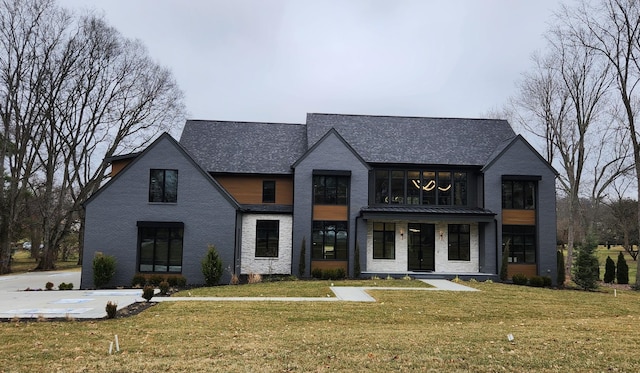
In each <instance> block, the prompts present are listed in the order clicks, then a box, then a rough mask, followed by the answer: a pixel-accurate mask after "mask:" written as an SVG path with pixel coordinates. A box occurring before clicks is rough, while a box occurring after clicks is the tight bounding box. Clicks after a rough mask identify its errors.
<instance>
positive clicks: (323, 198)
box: [313, 175, 349, 205]
mask: <svg viewBox="0 0 640 373" xmlns="http://www.w3.org/2000/svg"><path fill="white" fill-rule="evenodd" d="M348 191H349V177H348V176H335V175H314V176H313V202H314V204H316V205H346V204H347V200H348V194H349V193H348Z"/></svg>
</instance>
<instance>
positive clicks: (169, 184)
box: [149, 169, 178, 203]
mask: <svg viewBox="0 0 640 373" xmlns="http://www.w3.org/2000/svg"><path fill="white" fill-rule="evenodd" d="M149 202H173V203H175V202H178V170H160V169H152V170H151V172H150V177H149Z"/></svg>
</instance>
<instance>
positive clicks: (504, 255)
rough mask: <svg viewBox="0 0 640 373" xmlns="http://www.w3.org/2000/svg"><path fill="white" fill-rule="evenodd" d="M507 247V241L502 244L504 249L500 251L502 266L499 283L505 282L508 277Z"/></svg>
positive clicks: (509, 242)
mask: <svg viewBox="0 0 640 373" xmlns="http://www.w3.org/2000/svg"><path fill="white" fill-rule="evenodd" d="M509 246H511V240H507V242H505V244H504V249H503V250H502V265H501V266H500V281H502V282H505V281H507V278H508V277H509V274H508V271H507V270H508V266H509Z"/></svg>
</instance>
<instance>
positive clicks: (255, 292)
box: [174, 280, 430, 297]
mask: <svg viewBox="0 0 640 373" xmlns="http://www.w3.org/2000/svg"><path fill="white" fill-rule="evenodd" d="M331 286H359V287H416V288H427V287H430V285H428V284H425V283H424V282H422V281H418V280H312V281H274V282H260V283H250V284H245V285H238V286H235V285H224V286H214V287H206V288H196V289H191V290H187V291H181V292H178V293H175V294H174V296H177V297H326V296H327V295H328V296H330V297H333V296H335V295H334V294H333V292H332V291H331V289H330V287H331Z"/></svg>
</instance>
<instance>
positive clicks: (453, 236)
mask: <svg viewBox="0 0 640 373" xmlns="http://www.w3.org/2000/svg"><path fill="white" fill-rule="evenodd" d="M469 228H470V227H469V224H449V260H471V235H470V233H469Z"/></svg>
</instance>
